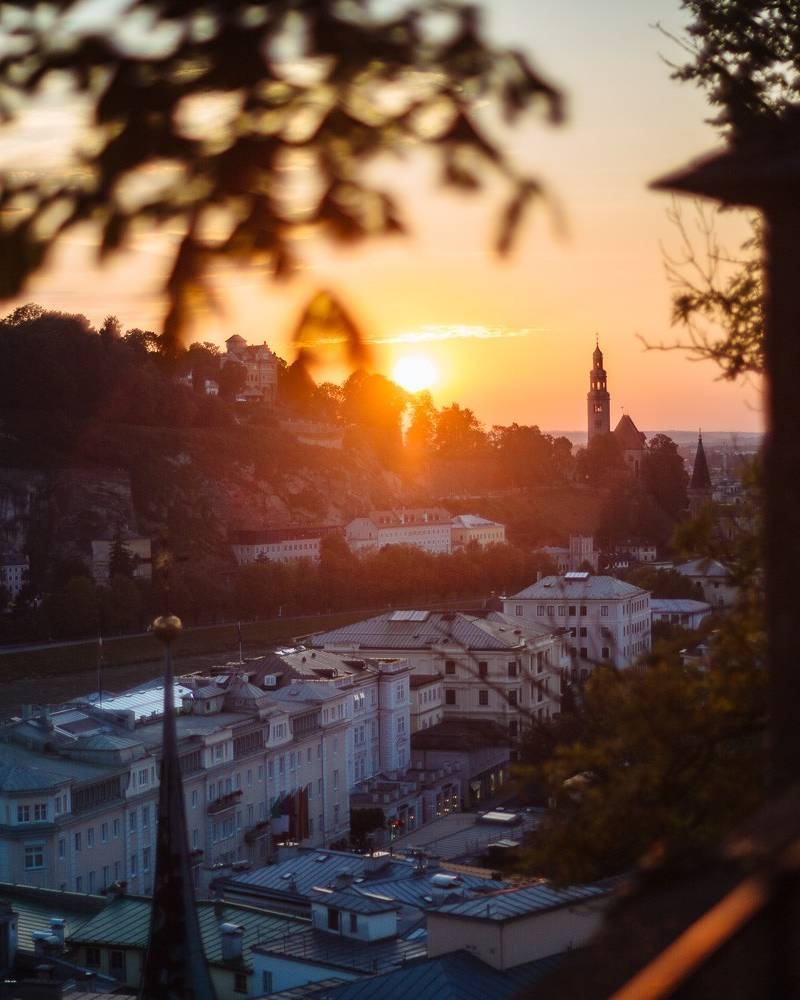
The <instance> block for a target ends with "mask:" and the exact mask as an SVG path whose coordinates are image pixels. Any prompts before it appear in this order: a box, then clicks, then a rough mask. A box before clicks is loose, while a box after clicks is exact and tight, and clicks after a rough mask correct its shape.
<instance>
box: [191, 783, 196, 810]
mask: <svg viewBox="0 0 800 1000" xmlns="http://www.w3.org/2000/svg"><path fill="white" fill-rule="evenodd" d="M196 808H197V789H196V788H195V789H194V790H193V791H192V809H196Z"/></svg>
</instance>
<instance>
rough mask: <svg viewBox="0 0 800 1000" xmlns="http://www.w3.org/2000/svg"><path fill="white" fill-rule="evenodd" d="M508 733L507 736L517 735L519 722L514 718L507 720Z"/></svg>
mask: <svg viewBox="0 0 800 1000" xmlns="http://www.w3.org/2000/svg"><path fill="white" fill-rule="evenodd" d="M508 735H509V736H514V737H516V736H518V735H519V723H518V722H517V720H516V719H512V720H511V721H510V722H509V724H508Z"/></svg>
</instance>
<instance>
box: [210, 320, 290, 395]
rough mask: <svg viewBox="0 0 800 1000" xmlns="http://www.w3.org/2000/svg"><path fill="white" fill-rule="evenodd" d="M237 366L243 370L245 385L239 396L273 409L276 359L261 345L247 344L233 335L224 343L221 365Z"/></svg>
mask: <svg viewBox="0 0 800 1000" xmlns="http://www.w3.org/2000/svg"><path fill="white" fill-rule="evenodd" d="M231 363H233V364H239V365H242V366H243V367H244V369H245V373H246V376H245V384H244V387H243V388H242V390H241V393H240V396H241V398H242V399H244V400H247V401H251V400H252V401H256V402H258V401H263V402H264V403H266V404H267V406H269V407H273V406H274V405H275V403H276V402H277V399H278V359H277V357H276V356H275V354H273V352H272V351H271V350H270V349H269V347H267V345H266V343H263V344H248V343H247V341H246V340H245V339H244V337H240V336H239V334H238V333H235V334H234V335H233V336H232V337H228V339H227V340H226V341H225V354H223V355H222V364H223V365H226V364H231Z"/></svg>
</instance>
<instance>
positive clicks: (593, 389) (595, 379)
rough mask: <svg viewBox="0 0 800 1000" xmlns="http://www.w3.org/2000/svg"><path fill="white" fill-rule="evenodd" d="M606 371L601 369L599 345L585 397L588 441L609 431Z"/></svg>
mask: <svg viewBox="0 0 800 1000" xmlns="http://www.w3.org/2000/svg"><path fill="white" fill-rule="evenodd" d="M606 377H607V376H606V370H605V368H603V352H602V351H601V350H600V343H599V341H598V343H597V346H596V347H595V349H594V354H592V370H591V371H590V372H589V392H588V393H587V396H586V404H587V413H588V422H587V429H588V432H589V441H588V443H589V444H591V443H592V439H593V438H595V437H597V436H598V435H600V434H608V433H609V431H610V430H611V397H610V396H609V394H608V389H607V387H606Z"/></svg>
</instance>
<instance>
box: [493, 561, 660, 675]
mask: <svg viewBox="0 0 800 1000" xmlns="http://www.w3.org/2000/svg"><path fill="white" fill-rule="evenodd" d="M503 609H504V611H505V614H506V615H507V616H508V617H510V618H512V619H517V620H522V621H531V622H536V623H537V624H540V625H545V626H549V627H554V628H563V629H566V630H567V635H568V644H569V653H570V658H571V661H572V668H573V669H575V670H578V671H580V674H581V676H582V677H587V676H588V674H589V671H590V670H591V669H592V667H593V666H595V665H596V664H598V663H611V664H613V665H614V666H615V667H620V668H622V667H630V666H631V665H632V664H633V663H634V662H635V661H636V660H637V659H638V658H639V657H640V656H643V655H644V654H645V653H647V652H649V650H650V626H651V614H650V594H649V592H648V591H646V590H642V588H640V587H634V586H633V585H632V584H630V583H625V582H624V581H622V580H617V579H615V578H614V577H611V576H594V575H592V574H591V573H587V572H568V573H565V574H564V575H563V576H546V577H543V578H542V579H541V580H538V581H537V582H536V583H534V584H532V585H531V586H530V587H526V588H525V590H522V591H520V592H519V593H518V594H515V595H514V596H513V597H508V598H504V600H503Z"/></svg>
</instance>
